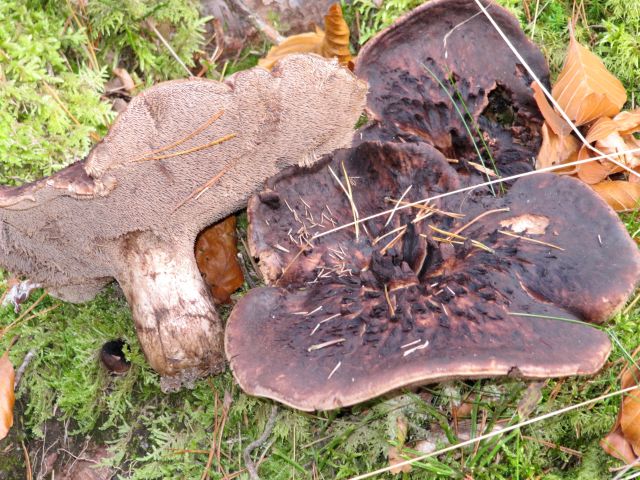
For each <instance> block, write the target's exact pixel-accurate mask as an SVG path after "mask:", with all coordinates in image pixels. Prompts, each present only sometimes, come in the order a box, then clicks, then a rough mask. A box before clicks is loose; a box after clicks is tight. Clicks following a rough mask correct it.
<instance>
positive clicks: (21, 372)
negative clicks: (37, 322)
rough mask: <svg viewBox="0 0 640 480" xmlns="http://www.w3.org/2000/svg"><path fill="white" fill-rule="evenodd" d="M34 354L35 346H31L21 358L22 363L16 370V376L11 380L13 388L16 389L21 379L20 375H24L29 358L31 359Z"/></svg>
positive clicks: (29, 361)
mask: <svg viewBox="0 0 640 480" xmlns="http://www.w3.org/2000/svg"><path fill="white" fill-rule="evenodd" d="M35 356H36V349H35V348H32V349H31V350H29V351H28V352H27V354H26V355H25V356H24V360H22V364H20V367H19V368H18V370H16V377H15V379H14V381H13V389H14V390H17V389H18V385H20V380H21V379H22V375H24V372H25V370H26V369H27V367H28V366H29V364H30V363H31V360H33V357H35Z"/></svg>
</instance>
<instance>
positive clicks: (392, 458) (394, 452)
mask: <svg viewBox="0 0 640 480" xmlns="http://www.w3.org/2000/svg"><path fill="white" fill-rule="evenodd" d="M387 457H388V458H389V466H390V467H391V469H390V470H389V471H390V472H391V473H393V474H394V475H397V474H398V473H409V472H410V471H411V465H408V464H407V465H400V466H397V465H398V464H400V463H403V462H405V461H406V458H403V457H402V455H401V454H400V450H399V449H398V448H397V447H389V450H388V451H387Z"/></svg>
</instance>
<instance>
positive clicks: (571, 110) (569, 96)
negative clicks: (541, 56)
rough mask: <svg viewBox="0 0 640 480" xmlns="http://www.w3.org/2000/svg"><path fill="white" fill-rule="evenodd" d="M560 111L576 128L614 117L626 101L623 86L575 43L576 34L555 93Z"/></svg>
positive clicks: (570, 44)
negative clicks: (607, 117) (599, 119)
mask: <svg viewBox="0 0 640 480" xmlns="http://www.w3.org/2000/svg"><path fill="white" fill-rule="evenodd" d="M552 95H553V98H555V99H556V101H557V102H558V104H559V105H560V107H561V108H562V109H563V110H564V111H565V112H566V113H567V115H568V116H569V118H571V120H573V121H574V122H575V123H576V125H584V124H586V123H589V122H591V121H593V120H595V119H597V118H600V117H602V116H609V117H612V116H614V115H616V114H617V113H618V112H620V109H621V108H622V106H623V105H624V103H625V102H626V101H627V92H626V91H625V89H624V87H623V85H622V83H621V82H620V80H618V79H617V78H616V77H615V76H613V75H612V74H611V73H610V72H609V71H608V70H607V68H606V67H605V66H604V63H602V60H600V58H598V57H597V56H596V55H594V54H593V53H591V52H590V51H589V50H588V49H587V48H585V47H583V46H582V45H580V44H579V43H578V41H577V40H576V38H575V36H574V34H573V31H572V32H571V41H570V43H569V51H568V52H567V59H566V61H565V64H564V67H563V68H562V72H560V76H559V77H558V80H557V81H556V84H555V85H554V87H553V91H552Z"/></svg>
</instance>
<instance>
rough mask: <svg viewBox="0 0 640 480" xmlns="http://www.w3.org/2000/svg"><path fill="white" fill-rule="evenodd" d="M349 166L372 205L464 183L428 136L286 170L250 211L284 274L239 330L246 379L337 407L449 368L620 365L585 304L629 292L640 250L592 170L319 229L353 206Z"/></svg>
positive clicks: (259, 248)
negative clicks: (590, 179)
mask: <svg viewBox="0 0 640 480" xmlns="http://www.w3.org/2000/svg"><path fill="white" fill-rule="evenodd" d="M330 169H331V170H333V172H334V173H335V174H336V175H335V176H334V174H332V173H331V170H330ZM336 177H337V178H336ZM346 177H349V183H350V185H351V195H352V199H353V204H355V206H356V207H357V210H358V214H359V215H360V217H361V218H362V217H365V216H367V215H371V214H374V213H377V212H379V211H380V210H381V206H383V205H386V206H387V207H389V208H391V207H393V206H394V205H395V202H396V201H398V200H399V199H400V198H401V197H402V196H403V194H404V200H403V201H407V202H415V201H417V200H420V199H424V198H427V197H430V196H434V195H438V194H441V193H445V192H448V191H452V190H454V189H455V188H456V186H458V185H460V183H461V179H460V174H459V173H457V172H456V171H455V170H454V169H453V168H452V167H451V166H450V165H449V164H448V162H447V161H446V159H445V158H444V156H443V155H442V154H441V153H440V152H438V151H437V150H436V149H434V148H433V147H431V146H430V145H428V144H425V143H414V144H412V143H407V144H399V143H382V144H381V143H377V142H365V143H362V144H360V145H359V146H358V147H355V148H352V149H348V150H341V151H337V152H334V153H333V154H332V155H331V156H328V157H326V158H325V159H324V160H323V161H321V162H319V163H318V164H316V165H315V166H313V167H311V168H308V169H300V168H292V169H288V170H286V171H284V172H283V173H281V174H280V175H279V176H278V177H276V178H275V179H272V180H270V181H269V182H268V183H267V188H266V189H265V190H264V191H263V192H262V193H260V194H258V195H256V196H254V197H253V198H252V199H251V201H250V203H249V209H248V213H249V218H250V232H249V246H250V249H251V251H252V253H253V254H254V255H255V256H257V257H258V258H259V260H260V266H261V269H262V270H263V273H264V274H265V277H266V278H267V280H268V282H269V283H271V285H272V286H270V287H265V288H260V289H254V290H252V291H251V292H249V293H248V294H247V295H246V296H245V297H244V298H242V299H241V300H240V301H239V302H238V304H237V305H236V307H235V309H234V310H233V312H232V314H231V316H230V318H229V321H228V324H227V331H226V339H225V349H226V353H227V356H228V358H229V360H230V364H231V368H232V370H233V373H234V376H235V378H236V379H237V381H238V383H239V384H240V386H241V387H242V388H243V389H244V390H245V391H246V392H248V393H250V394H254V395H259V396H265V397H269V398H272V399H275V400H277V401H280V402H282V403H285V404H287V405H290V406H292V407H295V408H298V409H301V410H328V409H333V408H338V407H342V406H349V405H353V404H355V403H358V402H362V401H365V400H367V399H370V398H373V397H376V396H378V395H381V394H383V393H385V392H388V391H391V390H395V389H398V388H401V387H404V386H408V385H420V384H425V383H431V382H435V381H440V380H445V379H452V378H482V377H496V376H515V377H521V378H530V379H531V378H547V377H562V376H569V375H586V374H593V373H595V372H597V371H598V370H599V369H600V368H601V367H602V365H603V363H604V362H605V360H606V359H607V356H608V354H609V352H610V349H611V345H610V342H609V339H608V337H607V335H606V334H605V333H604V332H602V331H600V330H598V329H596V328H594V327H592V326H590V325H589V324H587V323H584V322H593V323H600V322H602V321H604V320H605V319H607V318H608V317H609V316H610V315H612V314H613V313H614V312H615V311H616V310H617V309H618V308H619V307H620V306H621V305H622V304H623V303H624V301H625V300H626V299H627V297H628V296H629V295H630V294H631V293H632V291H633V289H634V288H635V286H636V284H637V283H638V280H639V278H640V254H639V253H638V249H637V247H636V245H635V244H634V242H633V241H632V240H631V238H630V237H629V235H628V233H627V232H626V230H625V228H624V226H623V225H622V223H621V222H620V220H619V219H618V217H617V216H616V215H615V213H614V212H613V211H612V210H611V209H610V208H609V207H608V206H606V205H605V204H604V203H603V202H602V201H601V200H600V199H599V198H598V197H597V195H595V194H594V193H593V192H592V191H591V190H590V189H589V188H588V187H586V186H585V185H583V184H582V183H581V182H579V181H577V180H574V179H571V178H565V177H559V176H555V175H552V174H540V175H535V176H529V177H526V178H522V179H520V180H518V181H517V182H515V184H514V185H513V187H512V188H511V189H510V191H509V192H508V193H507V194H506V195H504V196H502V197H493V196H490V195H487V193H488V191H487V190H486V189H485V190H478V191H476V193H473V194H468V193H467V194H456V195H451V196H446V197H444V198H440V199H437V200H433V201H431V202H429V203H428V204H421V205H420V206H418V207H414V208H406V209H398V210H396V211H395V213H394V215H393V217H392V219H391V221H390V222H388V223H387V220H388V218H389V215H385V216H382V217H378V218H376V219H372V220H368V221H366V222H363V223H362V224H361V225H360V230H359V232H358V238H357V239H356V232H355V229H354V228H353V227H350V228H345V229H342V230H339V231H338V232H335V233H330V234H328V235H326V236H322V237H319V238H315V239H314V238H313V237H314V236H315V235H318V234H321V233H322V232H324V231H327V230H329V229H332V228H333V227H334V224H335V225H343V224H346V223H349V222H350V221H352V220H353V216H354V212H353V208H352V204H351V202H350V201H349V200H348V197H347V195H346V194H345V192H344V190H343V188H342V187H341V186H340V185H339V184H338V180H339V181H341V182H342V183H343V186H344V185H346V183H345V180H346ZM409 187H411V188H409ZM398 235H400V236H399V237H398Z"/></svg>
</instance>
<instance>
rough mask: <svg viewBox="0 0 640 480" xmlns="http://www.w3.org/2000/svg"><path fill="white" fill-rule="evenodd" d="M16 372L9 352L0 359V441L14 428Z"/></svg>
mask: <svg viewBox="0 0 640 480" xmlns="http://www.w3.org/2000/svg"><path fill="white" fill-rule="evenodd" d="M14 379H15V371H14V370H13V365H12V364H11V361H10V360H9V352H6V353H5V354H4V355H3V356H2V357H0V440H2V439H3V438H4V437H6V436H7V435H8V433H9V429H10V428H11V427H12V426H13V404H14V403H15V401H16V397H15V392H14V391H13V383H14Z"/></svg>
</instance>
